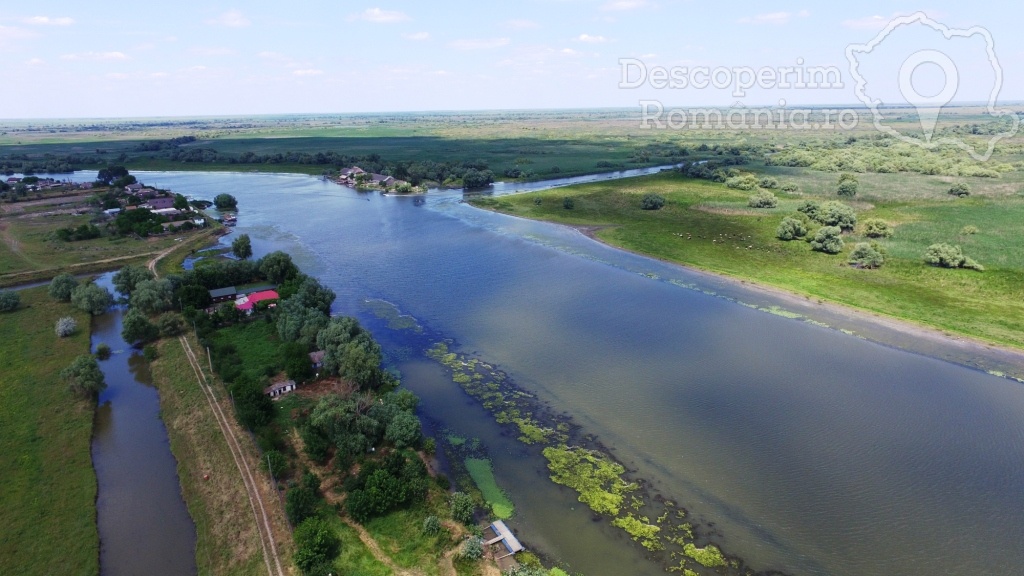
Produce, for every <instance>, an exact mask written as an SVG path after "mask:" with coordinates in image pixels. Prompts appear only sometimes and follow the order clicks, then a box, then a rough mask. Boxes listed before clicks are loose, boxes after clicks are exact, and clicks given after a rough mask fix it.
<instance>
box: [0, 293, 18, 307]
mask: <svg viewBox="0 0 1024 576" xmlns="http://www.w3.org/2000/svg"><path fill="white" fill-rule="evenodd" d="M20 305H21V294H18V293H17V292H15V291H14V290H0V312H12V311H14V310H17V309H18V306H20Z"/></svg>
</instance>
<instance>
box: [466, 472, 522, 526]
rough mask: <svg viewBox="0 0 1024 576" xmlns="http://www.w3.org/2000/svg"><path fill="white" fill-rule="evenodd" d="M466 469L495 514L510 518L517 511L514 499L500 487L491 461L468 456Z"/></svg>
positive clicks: (505, 518) (502, 517) (501, 517)
mask: <svg viewBox="0 0 1024 576" xmlns="http://www.w3.org/2000/svg"><path fill="white" fill-rule="evenodd" d="M465 464H466V470H467V471H468V472H469V475H470V477H472V478H473V482H475V483H476V486H477V488H479V489H480V493H481V494H483V496H484V500H485V501H486V502H487V504H488V506H490V507H491V511H492V512H494V515H495V516H496V517H498V518H500V519H502V520H508V519H509V518H511V517H512V514H513V513H514V512H515V507H514V506H513V505H512V501H511V500H509V499H508V496H507V495H506V494H505V491H504V490H502V489H501V488H499V487H498V482H497V480H495V478H494V471H493V470H492V469H491V461H490V460H486V459H484V458H466V460H465Z"/></svg>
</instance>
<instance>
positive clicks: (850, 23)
mask: <svg viewBox="0 0 1024 576" xmlns="http://www.w3.org/2000/svg"><path fill="white" fill-rule="evenodd" d="M890 20H892V18H886V17H884V16H878V15H875V16H867V17H865V18H857V19H854V20H843V27H844V28H851V29H853V30H881V29H882V28H885V27H886V25H887V24H889V21H890Z"/></svg>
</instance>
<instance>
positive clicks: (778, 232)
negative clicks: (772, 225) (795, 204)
mask: <svg viewBox="0 0 1024 576" xmlns="http://www.w3.org/2000/svg"><path fill="white" fill-rule="evenodd" d="M806 235H807V227H806V226H804V223H803V222H801V221H800V220H798V219H796V218H792V217H790V216H786V217H785V218H783V219H782V222H780V223H779V227H778V228H776V229H775V237H776V238H778V239H779V240H786V241H789V240H796V239H797V238H803V237H804V236H806Z"/></svg>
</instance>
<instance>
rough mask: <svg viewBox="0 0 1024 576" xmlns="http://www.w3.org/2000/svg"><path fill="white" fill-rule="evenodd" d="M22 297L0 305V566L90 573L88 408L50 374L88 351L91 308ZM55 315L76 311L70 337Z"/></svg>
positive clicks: (92, 514)
mask: <svg viewBox="0 0 1024 576" xmlns="http://www.w3.org/2000/svg"><path fill="white" fill-rule="evenodd" d="M21 297H22V305H21V308H19V309H18V310H16V311H14V312H10V313H3V314H0V342H3V345H2V346H0V374H2V375H3V377H2V378H0V484H2V485H3V487H4V489H3V491H0V525H2V526H3V529H2V530H0V533H2V536H0V573H3V574H68V575H71V574H76V575H77V574H80V575H95V574H98V573H99V534H98V532H97V529H96V506H95V502H96V475H95V473H94V472H93V468H92V458H91V455H90V452H89V446H90V441H91V439H92V424H93V411H94V410H93V408H94V407H93V405H92V403H90V402H86V401H82V400H79V399H77V398H76V397H75V396H73V395H72V394H71V393H70V392H69V391H68V389H67V386H66V385H65V384H64V383H63V381H61V379H60V378H59V376H58V373H59V372H60V371H61V370H62V369H64V367H65V366H67V365H68V364H69V363H70V362H71V359H72V358H74V357H75V356H76V355H79V354H84V353H87V352H88V351H89V316H88V315H87V314H84V313H82V312H79V311H76V310H74V309H72V307H71V306H70V305H68V304H64V303H59V302H55V301H53V300H52V299H50V297H49V296H48V295H47V294H46V288H34V289H31V290H24V291H22V292H21ZM62 316H73V317H74V318H75V320H77V322H78V326H79V328H78V331H77V333H76V334H74V335H73V336H70V337H68V338H57V336H56V335H55V334H54V329H53V327H54V323H55V322H56V320H57V319H58V318H60V317H62Z"/></svg>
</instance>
